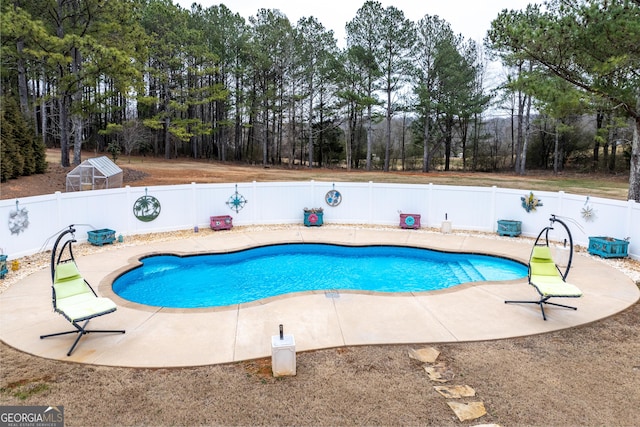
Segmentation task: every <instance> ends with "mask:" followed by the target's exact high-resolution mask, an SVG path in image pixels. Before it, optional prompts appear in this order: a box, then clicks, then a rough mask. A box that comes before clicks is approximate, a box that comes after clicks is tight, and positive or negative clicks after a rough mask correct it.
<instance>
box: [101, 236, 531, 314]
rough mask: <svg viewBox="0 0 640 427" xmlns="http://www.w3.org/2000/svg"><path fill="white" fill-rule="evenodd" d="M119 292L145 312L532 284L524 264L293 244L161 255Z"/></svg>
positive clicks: (125, 278)
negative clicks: (306, 296) (323, 294)
mask: <svg viewBox="0 0 640 427" xmlns="http://www.w3.org/2000/svg"><path fill="white" fill-rule="evenodd" d="M141 262H142V265H141V266H139V267H136V268H134V269H132V270H129V271H127V272H125V273H124V274H122V275H120V276H119V277H118V278H117V279H116V280H115V281H114V282H113V291H114V292H115V293H116V294H117V295H119V296H120V297H122V298H124V299H126V300H129V301H132V302H136V303H139V304H145V305H151V306H159V307H170V308H198V307H220V306H228V305H234V304H242V303H247V302H252V301H257V300H261V299H265V298H269V297H273V296H276V295H284V294H291V293H295V292H304V291H323V290H324V291H344V290H354V291H373V292H393V293H398V292H424V291H430V290H438V289H445V288H449V287H452V286H455V285H459V284H461V283H468V282H478V281H502V280H514V279H520V278H523V277H526V275H527V267H526V266H525V265H523V264H521V263H519V262H516V261H513V260H509V259H505V258H499V257H494V256H488V255H477V254H466V253H449V252H439V251H434V250H430V249H422V248H413V247H405V246H391V245H379V246H341V245H332V244H323V243H312V244H311V243H293V244H277V245H269V246H261V247H256V248H251V249H246V250H241V251H237V252H229V253H216V254H206V255H191V256H184V257H180V256H176V255H153V256H149V257H146V258H142V259H141Z"/></svg>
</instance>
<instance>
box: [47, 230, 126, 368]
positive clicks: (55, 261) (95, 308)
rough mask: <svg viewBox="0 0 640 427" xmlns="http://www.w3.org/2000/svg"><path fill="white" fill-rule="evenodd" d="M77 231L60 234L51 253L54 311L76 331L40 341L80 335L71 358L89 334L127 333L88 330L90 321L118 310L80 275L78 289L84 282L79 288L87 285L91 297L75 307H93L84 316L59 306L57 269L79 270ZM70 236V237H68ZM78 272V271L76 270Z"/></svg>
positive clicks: (58, 333) (87, 291) (69, 352)
mask: <svg viewBox="0 0 640 427" xmlns="http://www.w3.org/2000/svg"><path fill="white" fill-rule="evenodd" d="M75 231H76V230H75V229H74V228H73V225H70V226H69V228H68V229H67V230H64V231H63V232H62V233H60V235H59V236H58V238H57V239H56V242H55V244H54V245H53V249H52V251H51V283H52V284H51V289H52V303H53V309H54V311H55V312H56V313H59V314H61V315H62V316H64V318H65V319H67V320H68V321H69V322H71V324H72V325H73V326H74V327H75V329H73V330H71V331H64V332H56V333H53V334H47V335H41V336H40V339H43V338H49V337H55V336H59V335H68V334H78V337H77V338H76V340H75V341H74V343H73V345H72V346H71V348H70V349H69V351H68V352H67V356H71V353H73V350H74V349H75V348H76V346H77V345H78V342H79V341H80V338H82V337H83V336H84V335H86V334H88V333H120V334H124V333H125V331H124V330H102V329H99V330H96V329H91V330H89V329H87V324H88V323H89V320H91V319H93V318H95V317H99V316H103V315H105V314H109V313H112V312H114V311H115V310H116V306H115V304H113V302H112V301H111V300H109V299H108V298H99V297H98V295H97V294H96V292H95V291H94V290H93V288H92V287H91V285H90V284H89V282H87V281H86V280H85V279H84V278H82V276H80V275H79V273H77V279H75V280H76V283H75V285H76V287H77V286H78V281H79V280H81V281H82V282H84V283H82V282H80V284H79V286H81V287H84V286H85V285H86V288H88V289H86V290H85V291H84V292H83V293H84V294H88V295H89V296H88V297H87V298H85V301H82V302H79V303H78V304H76V305H75V308H78V307H80V308H83V307H82V305H83V304H84V303H87V305H91V307H87V306H85V307H84V308H85V310H82V311H84V312H85V313H84V314H80V315H78V314H70V313H69V312H66V311H65V309H64V308H60V307H59V304H58V298H57V295H56V285H60V283H59V282H58V283H57V281H56V280H57V279H56V269H57V268H58V266H60V265H61V264H65V263H73V264H74V266H73V268H77V267H76V266H75V259H74V256H73V248H72V244H73V243H75V242H76V240H75V238H74V233H75ZM67 235H70V236H67ZM65 236H67V237H68V238H67V240H66V241H65V242H64V243H63V244H62V247H61V248H60V250H59V251H58V245H59V244H60V242H61V241H62V239H63V237H65ZM65 250H67V251H68V253H69V256H68V258H65V259H62V257H63V254H64V252H65ZM76 271H77V270H76ZM89 292H90V293H92V294H93V295H92V296H91V295H90V294H89ZM96 302H98V303H99V304H96Z"/></svg>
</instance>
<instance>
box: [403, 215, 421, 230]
mask: <svg viewBox="0 0 640 427" xmlns="http://www.w3.org/2000/svg"><path fill="white" fill-rule="evenodd" d="M400 228H412V229H417V228H420V215H419V214H400Z"/></svg>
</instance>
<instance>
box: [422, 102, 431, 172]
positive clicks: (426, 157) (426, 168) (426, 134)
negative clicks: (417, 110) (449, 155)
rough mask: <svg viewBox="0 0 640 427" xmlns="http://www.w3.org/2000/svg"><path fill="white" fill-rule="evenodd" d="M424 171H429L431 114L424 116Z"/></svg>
mask: <svg viewBox="0 0 640 427" xmlns="http://www.w3.org/2000/svg"><path fill="white" fill-rule="evenodd" d="M422 172H429V114H428V113H427V114H425V118H424V147H423V148H422Z"/></svg>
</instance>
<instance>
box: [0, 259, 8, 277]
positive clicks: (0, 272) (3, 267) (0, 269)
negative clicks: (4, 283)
mask: <svg viewBox="0 0 640 427" xmlns="http://www.w3.org/2000/svg"><path fill="white" fill-rule="evenodd" d="M8 272H9V270H7V256H6V255H0V279H4V276H5V275H6V274H7V273H8Z"/></svg>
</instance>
